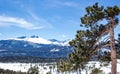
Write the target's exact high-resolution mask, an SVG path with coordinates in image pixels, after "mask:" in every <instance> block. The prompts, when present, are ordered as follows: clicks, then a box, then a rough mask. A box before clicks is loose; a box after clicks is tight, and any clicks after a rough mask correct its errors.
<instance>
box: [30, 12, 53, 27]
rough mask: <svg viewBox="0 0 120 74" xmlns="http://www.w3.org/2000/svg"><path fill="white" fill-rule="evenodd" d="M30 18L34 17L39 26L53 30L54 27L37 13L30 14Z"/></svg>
mask: <svg viewBox="0 0 120 74" xmlns="http://www.w3.org/2000/svg"><path fill="white" fill-rule="evenodd" d="M28 13H29V14H30V16H31V17H32V19H33V20H35V21H34V22H37V23H39V25H41V26H43V27H44V28H53V25H52V24H51V23H49V22H48V21H47V20H46V19H44V18H41V17H38V16H37V15H36V14H35V13H33V12H28Z"/></svg>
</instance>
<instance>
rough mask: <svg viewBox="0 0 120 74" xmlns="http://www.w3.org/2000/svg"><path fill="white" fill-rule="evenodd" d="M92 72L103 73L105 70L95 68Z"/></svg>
mask: <svg viewBox="0 0 120 74" xmlns="http://www.w3.org/2000/svg"><path fill="white" fill-rule="evenodd" d="M90 74H103V71H102V70H100V69H99V68H94V69H93V70H92V71H91V73H90Z"/></svg>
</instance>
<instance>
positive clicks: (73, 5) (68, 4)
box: [45, 0, 79, 8]
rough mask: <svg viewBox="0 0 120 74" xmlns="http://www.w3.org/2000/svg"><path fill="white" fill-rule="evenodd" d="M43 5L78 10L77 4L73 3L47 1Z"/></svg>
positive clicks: (54, 0) (58, 0)
mask: <svg viewBox="0 0 120 74" xmlns="http://www.w3.org/2000/svg"><path fill="white" fill-rule="evenodd" d="M45 4H47V6H51V7H60V6H67V7H74V8H79V4H78V3H76V2H73V1H61V0H52V1H51V0H47V1H46V3H45Z"/></svg>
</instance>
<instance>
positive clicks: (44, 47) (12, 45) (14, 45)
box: [0, 36, 72, 58]
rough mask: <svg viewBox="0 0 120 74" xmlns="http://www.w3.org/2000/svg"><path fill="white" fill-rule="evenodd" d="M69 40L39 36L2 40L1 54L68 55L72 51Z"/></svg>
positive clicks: (46, 56) (0, 44) (0, 45)
mask: <svg viewBox="0 0 120 74" xmlns="http://www.w3.org/2000/svg"><path fill="white" fill-rule="evenodd" d="M68 42H69V41H68V40H66V41H58V40H56V39H49V40H47V39H44V38H40V37H38V36H30V37H26V36H21V37H17V38H10V39H7V40H0V56H32V57H44V58H60V57H67V54H68V53H70V52H72V48H71V47H70V46H69V44H68Z"/></svg>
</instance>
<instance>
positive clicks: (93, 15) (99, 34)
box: [67, 3, 120, 74]
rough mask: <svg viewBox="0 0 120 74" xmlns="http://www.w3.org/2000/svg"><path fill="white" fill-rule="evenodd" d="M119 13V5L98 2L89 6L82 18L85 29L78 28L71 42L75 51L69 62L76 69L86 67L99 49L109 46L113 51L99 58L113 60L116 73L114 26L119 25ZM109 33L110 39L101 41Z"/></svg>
mask: <svg viewBox="0 0 120 74" xmlns="http://www.w3.org/2000/svg"><path fill="white" fill-rule="evenodd" d="M119 13H120V9H119V7H118V6H113V7H106V8H104V6H98V3H95V4H94V5H93V6H88V7H87V8H86V14H85V15H84V16H83V17H82V18H81V25H80V26H81V27H83V28H84V30H78V31H77V34H76V37H75V39H73V40H72V41H70V43H69V44H70V45H71V46H72V47H73V49H74V52H72V53H70V54H69V55H68V61H67V62H70V64H72V66H73V67H75V68H76V69H80V70H81V69H83V68H85V64H86V63H87V62H88V61H90V60H91V59H94V56H95V55H97V51H98V50H99V49H101V48H103V47H106V46H109V47H110V49H111V53H110V54H109V53H105V56H104V59H103V58H102V59H99V58H101V57H100V56H98V57H97V58H98V60H101V61H111V62H112V64H111V65H112V68H111V73H112V74H116V67H117V66H116V47H115V38H114V28H115V27H116V26H117V25H118V22H119V20H118V18H117V16H118V15H119ZM102 22H106V23H102ZM108 34H109V38H110V39H107V40H106V41H104V40H103V41H101V42H100V40H101V38H104V37H105V36H106V35H108ZM108 55H111V60H109V58H110V57H109V56H108ZM106 57H107V59H106Z"/></svg>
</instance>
